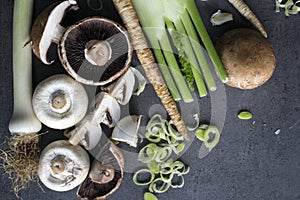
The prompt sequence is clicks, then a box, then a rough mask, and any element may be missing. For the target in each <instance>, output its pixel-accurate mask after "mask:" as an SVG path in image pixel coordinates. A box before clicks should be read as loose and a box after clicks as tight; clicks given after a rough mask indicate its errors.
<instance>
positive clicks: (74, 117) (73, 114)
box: [32, 74, 88, 129]
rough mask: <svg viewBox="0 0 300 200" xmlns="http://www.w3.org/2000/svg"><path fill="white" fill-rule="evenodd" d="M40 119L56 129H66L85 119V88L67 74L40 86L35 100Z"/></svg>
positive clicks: (37, 114) (54, 77) (35, 94)
mask: <svg viewBox="0 0 300 200" xmlns="http://www.w3.org/2000/svg"><path fill="white" fill-rule="evenodd" d="M32 104H33V109H34V112H35V114H36V116H37V117H38V119H39V120H40V121H41V122H42V123H43V124H45V125H46V126H48V127H50V128H54V129H66V128H69V127H71V126H74V125H75V124H76V123H78V122H79V121H80V120H82V119H83V117H84V116H85V114H86V112H87V108H88V96H87V93H86V91H85V89H84V87H83V86H82V85H81V84H80V83H78V82H76V81H75V80H74V79H72V78H71V77H69V76H68V75H65V74H57V75H53V76H51V77H49V78H47V79H45V80H43V81H42V82H40V83H39V84H38V86H37V87H36V89H35V91H34V94H33V99H32Z"/></svg>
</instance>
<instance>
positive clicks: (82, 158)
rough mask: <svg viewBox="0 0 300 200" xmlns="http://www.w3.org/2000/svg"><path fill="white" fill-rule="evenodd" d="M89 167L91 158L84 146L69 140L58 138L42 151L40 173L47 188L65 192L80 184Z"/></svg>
mask: <svg viewBox="0 0 300 200" xmlns="http://www.w3.org/2000/svg"><path fill="white" fill-rule="evenodd" d="M89 169H90V159H89V156H88V154H87V152H86V151H85V150H84V149H83V148H82V147H80V146H78V145H76V146H73V145H71V144H70V143H69V142H68V141H67V140H57V141H55V142H52V143H50V144H49V145H48V146H46V147H45V148H44V150H43V151H42V153H41V155H40V161H39V167H38V175H39V178H40V180H41V182H42V183H43V184H44V185H45V186H46V187H47V188H49V189H51V190H54V191H59V192H64V191H68V190H72V189H74V188H75V187H77V186H78V185H80V184H81V183H82V182H83V181H84V179H85V178H86V177H87V175H88V173H89Z"/></svg>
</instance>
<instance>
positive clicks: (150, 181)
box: [132, 169, 155, 186]
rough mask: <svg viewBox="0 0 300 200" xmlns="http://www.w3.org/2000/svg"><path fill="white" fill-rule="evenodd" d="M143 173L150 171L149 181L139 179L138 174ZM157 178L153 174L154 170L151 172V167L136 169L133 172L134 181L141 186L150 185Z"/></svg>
mask: <svg viewBox="0 0 300 200" xmlns="http://www.w3.org/2000/svg"><path fill="white" fill-rule="evenodd" d="M141 173H149V174H150V178H149V180H148V181H144V182H140V181H139V180H138V175H140V174H141ZM154 178H155V175H154V174H153V172H151V171H150V170H149V169H140V170H138V171H136V172H135V173H134V174H133V178H132V179H133V182H134V183H135V184H136V185H139V186H143V185H149V184H151V183H152V182H153V180H154Z"/></svg>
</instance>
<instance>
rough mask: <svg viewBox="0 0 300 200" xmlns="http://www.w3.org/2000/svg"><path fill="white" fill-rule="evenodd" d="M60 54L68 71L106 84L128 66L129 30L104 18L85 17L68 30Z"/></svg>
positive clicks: (93, 82)
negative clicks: (127, 31)
mask: <svg viewBox="0 0 300 200" xmlns="http://www.w3.org/2000/svg"><path fill="white" fill-rule="evenodd" d="M58 54H59V57H60V60H61V62H62V64H63V66H64V68H65V69H66V70H67V72H68V73H69V74H70V75H71V76H73V77H74V78H75V79H76V80H77V81H79V82H81V83H84V84H87V85H106V84H108V83H110V82H112V81H114V80H115V79H116V78H118V77H119V76H121V75H122V74H124V73H125V72H126V70H127V69H128V67H129V65H130V62H131V58H132V47H131V45H130V41H129V37H128V35H127V33H126V30H125V29H124V28H123V27H122V26H120V25H119V24H117V23H116V22H114V21H111V20H109V19H105V18H101V17H90V18H86V19H83V20H81V21H79V22H77V23H75V24H73V25H72V26H69V27H68V28H67V29H66V31H65V32H64V34H63V36H62V39H61V41H60V43H59V52H58Z"/></svg>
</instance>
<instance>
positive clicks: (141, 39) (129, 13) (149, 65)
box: [113, 0, 190, 140]
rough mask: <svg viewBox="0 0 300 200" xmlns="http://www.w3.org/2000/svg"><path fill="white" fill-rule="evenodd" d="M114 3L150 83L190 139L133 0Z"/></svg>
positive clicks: (181, 130) (173, 118)
mask: <svg viewBox="0 0 300 200" xmlns="http://www.w3.org/2000/svg"><path fill="white" fill-rule="evenodd" d="M113 3H114V5H115V7H116V9H117V10H118V12H119V14H120V16H121V18H122V20H123V22H124V24H125V26H126V28H127V30H128V32H129V35H130V37H131V39H132V43H133V47H134V49H135V50H136V54H137V57H138V59H139V60H140V62H141V64H142V65H143V68H144V70H145V73H146V76H147V77H148V79H149V81H150V83H151V84H152V85H153V87H154V90H155V91H156V93H157V95H158V96H159V97H160V99H161V102H162V104H163V105H164V107H165V108H166V110H167V112H168V113H169V115H170V117H171V119H172V120H173V122H174V125H175V126H176V128H177V129H178V131H179V132H180V133H181V134H183V135H184V137H185V138H186V139H187V140H190V138H189V135H188V133H187V130H186V127H185V124H184V121H183V119H182V118H181V116H180V113H179V111H178V108H177V105H176V103H175V101H174V99H173V98H172V96H171V94H170V92H169V90H168V87H167V85H166V83H165V81H164V79H163V77H162V75H161V72H160V71H159V68H158V66H157V64H156V62H155V58H154V56H153V54H152V52H151V50H150V49H149V48H148V45H147V42H146V39H145V36H144V34H143V32H142V29H141V26H140V25H139V21H138V18H137V15H136V13H135V10H134V8H133V6H132V4H131V1H130V0H113Z"/></svg>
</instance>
